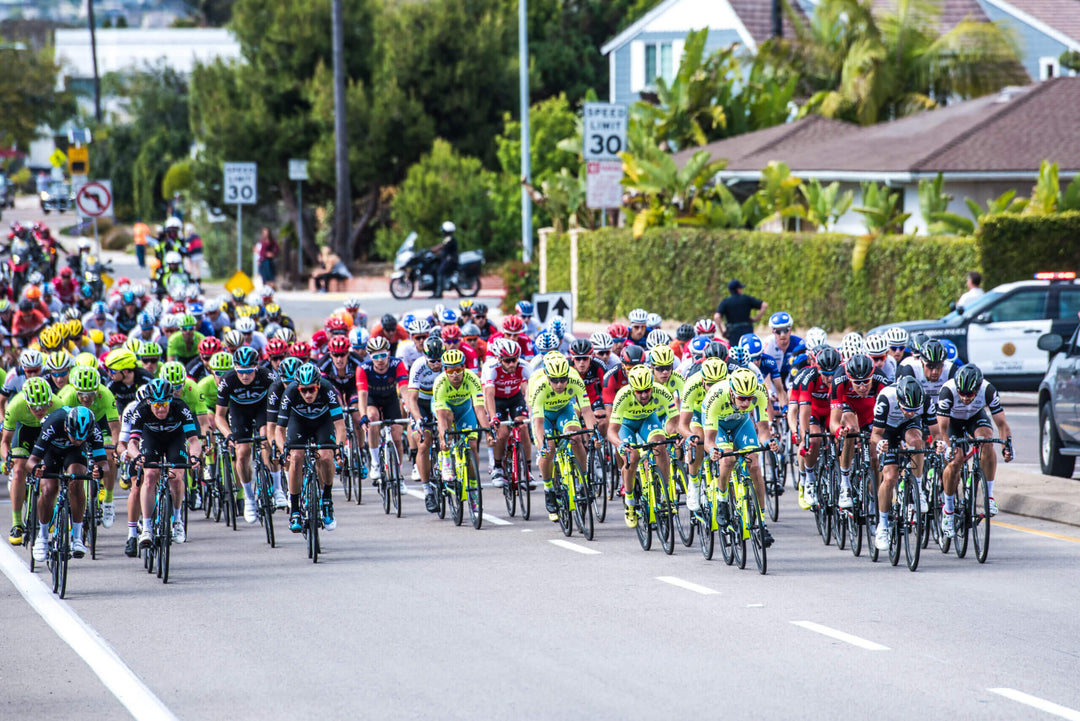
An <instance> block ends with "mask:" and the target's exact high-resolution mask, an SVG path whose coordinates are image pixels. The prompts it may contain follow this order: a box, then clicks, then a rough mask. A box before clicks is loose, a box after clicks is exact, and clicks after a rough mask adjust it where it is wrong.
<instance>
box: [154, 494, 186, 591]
mask: <svg viewBox="0 0 1080 721" xmlns="http://www.w3.org/2000/svg"><path fill="white" fill-rule="evenodd" d="M164 505H165V508H164V510H163V511H162V514H161V552H160V556H159V559H160V560H159V561H158V567H159V569H160V573H159V574H158V577H159V578H161V582H162V583H168V582H169V566H170V562H171V561H172V513H173V508H174V506H173V500H172V490H171V489H170V488H169V487H168V485H167V484H166V486H165V504H164ZM182 505H186V504H182Z"/></svg>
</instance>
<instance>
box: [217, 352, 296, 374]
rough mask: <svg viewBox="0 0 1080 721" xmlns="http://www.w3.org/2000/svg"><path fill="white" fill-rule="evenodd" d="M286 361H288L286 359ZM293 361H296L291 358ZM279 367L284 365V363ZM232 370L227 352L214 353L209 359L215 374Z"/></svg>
mask: <svg viewBox="0 0 1080 721" xmlns="http://www.w3.org/2000/svg"><path fill="white" fill-rule="evenodd" d="M286 360H288V359H287V358H286ZM293 360H296V359H295V358H293ZM281 365H285V363H284V361H283V362H282V364H281ZM232 369H233V362H232V355H231V354H230V353H229V352H228V351H221V352H220V353H215V354H214V355H213V357H212V358H211V359H210V370H212V371H214V372H215V373H225V372H227V371H231V370H232Z"/></svg>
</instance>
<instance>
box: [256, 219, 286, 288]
mask: <svg viewBox="0 0 1080 721" xmlns="http://www.w3.org/2000/svg"><path fill="white" fill-rule="evenodd" d="M280 250H281V249H280V248H279V247H278V244H277V241H276V240H274V234H273V233H271V232H270V229H269V228H263V229H262V231H261V232H260V233H259V250H258V254H259V277H260V278H262V282H263V285H268V286H270V287H271V288H275V289H276V286H275V285H274V282H275V279H276V278H277V264H276V259H277V256H278V253H279V252H280Z"/></svg>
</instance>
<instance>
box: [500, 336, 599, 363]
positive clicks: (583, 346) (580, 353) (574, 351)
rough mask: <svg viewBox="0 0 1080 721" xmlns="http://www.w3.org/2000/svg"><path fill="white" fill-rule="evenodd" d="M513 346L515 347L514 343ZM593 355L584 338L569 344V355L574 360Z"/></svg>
mask: <svg viewBox="0 0 1080 721" xmlns="http://www.w3.org/2000/svg"><path fill="white" fill-rule="evenodd" d="M514 345H517V344H516V343H515V344H514ZM592 353H593V347H592V343H590V342H589V341H587V340H585V339H584V338H578V339H576V340H575V341H574V342H573V343H571V344H570V355H572V356H574V357H575V358H584V357H591V356H592Z"/></svg>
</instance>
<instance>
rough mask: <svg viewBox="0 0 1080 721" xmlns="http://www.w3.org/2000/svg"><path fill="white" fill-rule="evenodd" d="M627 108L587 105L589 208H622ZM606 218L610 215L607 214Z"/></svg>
mask: <svg viewBox="0 0 1080 721" xmlns="http://www.w3.org/2000/svg"><path fill="white" fill-rule="evenodd" d="M628 117H629V116H628V111H627V107H626V105H624V104H620V103H585V107H584V117H583V122H584V144H585V148H584V155H585V172H586V177H585V205H586V207H589V208H594V209H600V210H606V209H607V208H618V207H619V206H620V205H622V184H621V182H620V181H622V176H623V172H622V160H620V159H619V153H621V152H623V151H624V150H626V126H627V119H628ZM605 217H606V213H605Z"/></svg>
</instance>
